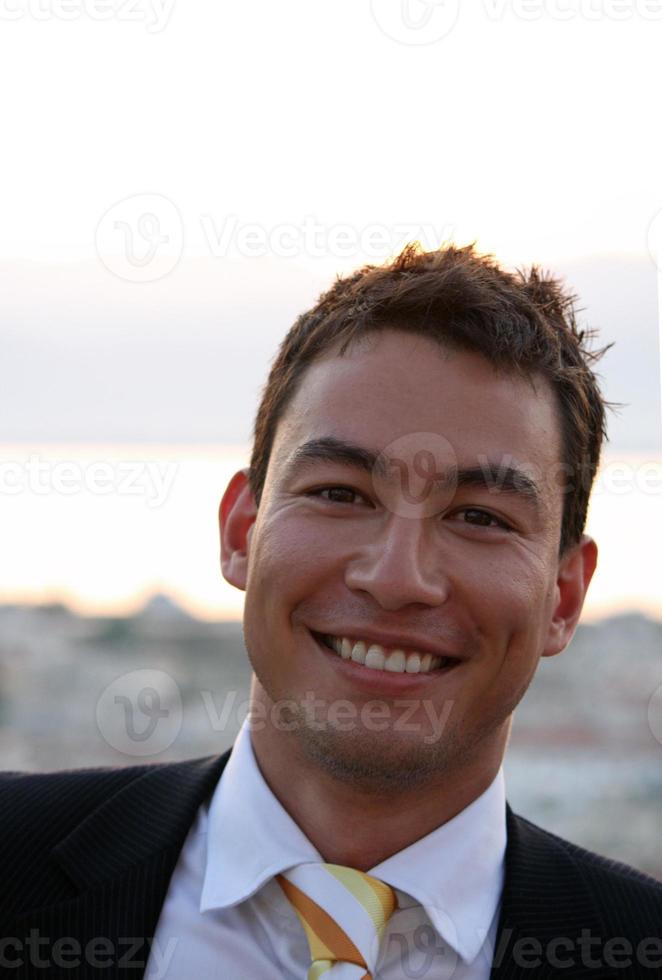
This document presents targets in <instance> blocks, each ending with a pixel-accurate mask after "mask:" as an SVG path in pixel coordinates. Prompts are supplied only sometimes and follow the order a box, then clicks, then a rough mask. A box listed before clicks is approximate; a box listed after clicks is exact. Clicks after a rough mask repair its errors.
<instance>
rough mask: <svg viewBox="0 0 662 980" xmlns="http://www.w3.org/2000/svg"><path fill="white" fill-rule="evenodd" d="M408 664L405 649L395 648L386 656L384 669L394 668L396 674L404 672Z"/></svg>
mask: <svg viewBox="0 0 662 980" xmlns="http://www.w3.org/2000/svg"><path fill="white" fill-rule="evenodd" d="M414 656H416V654H414ZM406 665H407V657H406V656H405V652H404V650H394V651H393V653H389V655H388V657H387V658H386V663H385V664H384V670H392V671H393V673H394V674H404V672H405V667H406Z"/></svg>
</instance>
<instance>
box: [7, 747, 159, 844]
mask: <svg viewBox="0 0 662 980" xmlns="http://www.w3.org/2000/svg"><path fill="white" fill-rule="evenodd" d="M151 768H153V766H149V765H144V766H126V767H120V766H116V767H112V766H106V767H101V766H100V767H97V768H89V769H63V770H59V771H55V772H0V841H1V842H2V843H1V845H0V852H1V851H3V850H4V851H8V850H9V851H11V850H12V849H14V848H16V847H18V846H20V845H21V843H22V845H23V846H25V843H26V842H27V841H29V842H30V847H31V848H34V847H35V845H37V846H39V847H40V848H41V847H43V848H49V849H50V847H52V846H53V844H54V843H55V842H56V841H58V840H60V839H61V838H62V837H64V836H65V835H66V833H67V832H68V831H69V830H70V829H71V827H72V826H73V825H74V824H77V823H80V822H81V821H82V820H84V819H85V817H86V816H87V815H88V814H90V813H92V812H93V811H94V810H95V809H96V808H97V807H98V806H99V805H100V804H101V803H103V801H104V800H106V799H107V798H108V797H109V796H111V795H112V794H113V793H115V792H117V791H118V790H121V789H123V788H124V787H125V786H128V785H129V784H130V783H131V782H133V781H134V780H136V779H140V778H141V777H142V776H143V775H144V774H145V773H146V772H148V771H149V770H150V769H151Z"/></svg>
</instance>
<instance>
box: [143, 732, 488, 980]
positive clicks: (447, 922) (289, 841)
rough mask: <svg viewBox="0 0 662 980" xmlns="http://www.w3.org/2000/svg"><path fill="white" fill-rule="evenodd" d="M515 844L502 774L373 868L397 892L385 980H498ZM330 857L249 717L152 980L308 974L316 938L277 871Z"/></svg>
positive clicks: (193, 833) (174, 891) (175, 888)
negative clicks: (287, 804)
mask: <svg viewBox="0 0 662 980" xmlns="http://www.w3.org/2000/svg"><path fill="white" fill-rule="evenodd" d="M351 832H352V828H351V826H348V827H347V834H348V835H349V834H351ZM505 849H506V810H505V788H504V779H503V772H502V770H501V769H500V770H499V772H498V773H497V776H496V777H495V779H494V781H493V782H492V784H491V785H490V786H489V787H488V789H486V790H485V792H484V793H483V794H482V795H481V796H479V797H478V799H476V800H474V801H473V803H471V804H470V805H469V806H468V807H466V809H464V810H463V811H462V812H461V813H459V814H458V815H457V816H456V817H453V819H452V820H449V821H448V822H447V823H445V824H442V826H441V827H437V829H436V830H433V831H432V832H431V833H429V834H427V836H425V837H423V838H421V839H420V840H418V841H416V842H415V843H414V844H411V845H410V846H409V847H406V848H404V850H402V851H399V852H398V853H397V854H394V855H393V856H392V857H390V858H388V859H387V860H386V861H383V862H382V863H381V864H379V865H377V866H376V867H374V868H371V869H370V872H369V873H370V874H372V875H374V876H375V877H376V878H380V879H381V880H382V881H385V882H386V883H387V884H389V885H391V887H392V888H393V889H394V890H395V893H396V896H397V899H398V907H397V909H396V911H395V912H394V913H393V916H392V917H391V919H390V921H389V923H388V925H387V927H386V930H385V932H384V935H383V939H382V943H381V952H380V958H379V962H378V964H377V971H376V974H375V980H377V978H379V980H403V977H404V978H407V977H412V978H413V977H417V978H426V977H427V978H429V980H445V978H447V977H448V978H450V977H452V978H453V980H489V975H490V969H491V963H492V952H493V949H494V939H495V935H496V928H497V922H498V912H499V907H500V897H501V890H502V887H503V877H504V854H505ZM321 860H322V857H321V856H320V854H319V852H318V851H317V850H316V849H315V848H314V847H313V845H312V844H311V843H310V841H309V840H308V839H307V837H306V836H305V835H304V834H303V832H302V831H301V830H300V829H299V827H298V826H297V824H296V823H295V822H294V821H293V820H292V818H291V817H290V816H289V814H288V813H287V812H286V811H285V810H284V809H283V807H282V806H281V804H280V803H279V802H278V800H277V799H276V797H275V796H274V795H273V793H272V792H271V790H270V789H269V787H268V786H267V784H266V782H265V780H264V778H263V777H262V774H261V772H260V770H259V768H258V765H257V762H256V760H255V756H254V754H253V749H252V745H251V739H250V729H249V726H248V721H246V722H245V723H244V725H243V726H242V729H241V731H240V733H239V735H238V737H237V740H236V742H235V745H234V747H233V750H232V754H231V755H230V758H229V760H228V763H227V765H226V767H225V769H224V771H223V773H222V775H221V778H220V780H219V782H218V785H217V787H216V790H215V791H214V794H213V796H212V798H211V800H210V801H209V803H208V805H203V806H202V807H200V809H199V811H198V814H197V816H196V819H195V821H194V823H193V825H192V826H191V830H190V831H189V834H188V836H187V838H186V841H185V843H184V846H183V848H182V851H181V854H180V856H179V860H178V862H177V865H176V867H175V870H174V873H173V875H172V878H171V880H170V885H169V888H168V892H167V894H166V898H165V902H164V905H163V909H162V912H161V917H160V919H159V922H158V925H157V929H156V933H155V936H154V941H153V944H152V949H151V953H150V957H149V960H148V963H147V969H146V972H145V978H146V980H215V978H219V980H305V978H306V976H307V971H308V967H309V966H310V954H309V951H308V942H307V940H306V937H305V934H304V931H303V928H302V926H301V923H300V921H299V919H298V917H297V914H296V912H295V911H294V909H293V908H292V906H291V905H290V903H289V902H288V901H287V899H286V898H285V896H284V894H283V892H282V891H281V888H280V886H279V885H278V884H277V882H276V881H275V880H274V876H275V875H277V874H279V873H280V872H282V871H285V870H286V869H287V868H290V867H292V866H293V865H296V864H301V863H303V862H307V861H321Z"/></svg>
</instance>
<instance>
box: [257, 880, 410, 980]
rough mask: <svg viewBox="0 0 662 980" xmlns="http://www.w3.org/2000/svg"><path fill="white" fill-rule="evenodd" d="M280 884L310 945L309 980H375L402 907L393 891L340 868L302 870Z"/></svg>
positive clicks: (382, 883) (381, 884)
mask: <svg viewBox="0 0 662 980" xmlns="http://www.w3.org/2000/svg"><path fill="white" fill-rule="evenodd" d="M276 880H277V881H278V884H279V885H280V887H281V888H282V890H283V892H284V893H285V895H286V896H287V898H288V900H289V901H290V903H291V904H292V905H293V906H294V909H295V910H296V913H297V915H298V916H299V919H300V920H301V924H302V925H303V928H304V931H305V933H306V937H307V939H308V945H309V947H310V956H311V959H312V963H311V966H310V969H309V970H308V978H307V980H318V978H319V977H322V976H323V977H326V978H328V980H332V978H334V980H372V975H373V973H374V971H375V968H376V965H377V958H378V955H379V941H380V939H381V936H382V933H383V931H384V928H385V927H386V923H387V922H388V920H389V918H390V916H391V914H392V913H393V911H394V909H395V907H396V904H397V903H396V897H395V892H394V891H393V889H392V888H391V887H390V886H389V885H386V884H384V882H383V881H379V880H378V879H377V878H373V877H372V876H371V875H367V874H365V873H364V872H363V871H356V870H354V868H345V867H343V866H342V865H340V864H319V863H317V864H314V863H311V864H299V865H297V867H295V868H290V870H289V871H286V872H285V873H284V874H281V875H277V878H276Z"/></svg>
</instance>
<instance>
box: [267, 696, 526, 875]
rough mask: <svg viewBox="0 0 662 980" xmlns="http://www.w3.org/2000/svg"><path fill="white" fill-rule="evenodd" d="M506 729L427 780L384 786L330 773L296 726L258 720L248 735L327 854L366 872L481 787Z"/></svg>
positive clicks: (492, 771) (277, 788) (273, 781)
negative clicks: (285, 728) (290, 727)
mask: <svg viewBox="0 0 662 980" xmlns="http://www.w3.org/2000/svg"><path fill="white" fill-rule="evenodd" d="M267 717H268V714H267ZM508 731H509V721H508V722H507V723H505V724H504V726H503V728H502V729H500V730H499V731H498V732H497V733H496V735H495V737H494V738H493V739H492V741H491V743H490V744H489V745H487V746H486V745H485V744H483V743H481V745H480V746H479V747H478V749H477V750H476V752H475V758H474V756H473V755H466V754H464V755H463V756H462V758H461V760H459V761H458V762H457V764H455V765H453V764H450V763H449V765H447V766H445V767H444V769H443V771H440V772H438V773H433V774H431V775H430V776H429V777H426V779H425V781H421V782H417V783H415V784H414V785H412V784H411V782H410V781H408V784H407V785H405V786H402V787H400V788H398V787H397V784H396V785H393V784H391V785H389V787H388V789H386V788H383V789H381V790H380V789H377V788H375V787H374V786H365V785H363V786H362V785H361V783H360V782H357V781H354V780H352V781H351V782H349V781H347V780H345V779H340V778H339V777H338V776H337V775H335V774H333V773H331V772H329V771H328V769H327V768H324V767H322V766H321V765H320V764H319V762H317V761H316V760H314V759H311V758H310V756H309V755H307V754H306V752H305V751H304V749H303V748H302V745H301V741H300V739H299V738H298V737H297V736H296V735H294V734H293V733H291V732H284V731H282V730H277V729H275V728H273V727H271V726H270V725H264V726H262V725H261V726H260V728H259V729H257V728H256V730H254V731H252V732H251V741H252V745H253V751H254V753H255V757H256V760H257V763H258V766H259V768H260V771H261V773H262V775H263V777H264V779H265V780H266V782H267V784H268V786H269V788H270V789H271V791H272V792H273V794H274V795H275V796H276V798H277V799H278V800H279V802H280V803H281V805H282V806H283V807H284V809H285V810H286V811H287V812H288V813H289V815H290V816H291V817H292V819H293V820H294V821H295V823H296V824H297V825H298V827H299V828H300V829H301V830H302V831H303V833H304V834H305V835H306V837H307V838H308V840H309V841H310V842H311V844H313V846H314V847H315V848H316V849H317V850H318V851H319V853H320V854H321V855H322V857H323V859H324V860H325V861H327V862H329V863H332V864H341V865H345V866H346V867H351V868H356V869H358V870H359V871H368V870H370V869H371V868H374V867H376V866H377V865H378V864H381V862H382V861H385V860H386V859H387V858H389V857H391V856H392V855H393V854H397V853H398V851H401V850H403V849H404V848H405V847H408V846H409V845H410V844H413V843H414V842H415V841H417V840H420V838H421V837H425V836H426V834H429V833H431V831H433V830H435V829H436V828H437V827H440V826H441V825H442V824H444V823H447V821H449V820H452V818H453V817H455V816H457V814H458V813H460V812H461V811H462V810H464V809H465V808H466V807H467V806H469V804H470V803H472V802H473V801H474V800H475V799H477V798H478V797H479V796H480V795H481V794H482V793H484V792H485V790H486V789H487V788H488V786H489V785H490V784H491V783H492V781H493V780H494V778H495V776H496V774H497V772H498V769H499V766H500V765H501V761H502V759H503V754H504V752H505V747H506V742H507V738H508Z"/></svg>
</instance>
